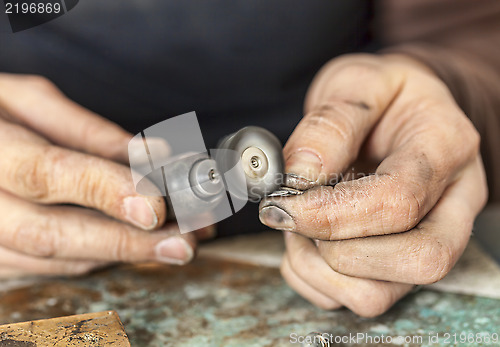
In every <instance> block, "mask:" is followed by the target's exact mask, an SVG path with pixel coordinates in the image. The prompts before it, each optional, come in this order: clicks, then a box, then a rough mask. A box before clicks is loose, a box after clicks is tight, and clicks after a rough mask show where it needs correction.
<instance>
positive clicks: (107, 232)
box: [0, 195, 196, 265]
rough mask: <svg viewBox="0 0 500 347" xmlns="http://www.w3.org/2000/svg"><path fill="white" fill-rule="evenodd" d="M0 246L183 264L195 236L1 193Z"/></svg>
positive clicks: (77, 257) (37, 252)
mask: <svg viewBox="0 0 500 347" xmlns="http://www.w3.org/2000/svg"><path fill="white" fill-rule="evenodd" d="M0 211H10V213H9V214H8V215H7V216H5V217H4V218H3V219H2V221H1V225H0V234H1V235H2V237H1V238H0V244H1V245H2V246H4V247H7V248H9V249H12V250H15V251H18V252H21V253H24V254H27V255H30V256H36V257H45V258H64V259H73V260H99V261H101V260H102V261H121V262H143V261H158V262H164V263H169V264H179V265H180V264H185V263H187V262H189V261H191V260H192V259H193V257H194V249H195V246H196V240H195V237H194V235H192V234H191V233H187V234H180V233H179V229H178V227H177V225H175V224H166V225H165V226H164V227H163V228H162V229H160V230H157V231H155V232H144V231H141V230H140V229H137V228H135V227H132V226H129V225H127V224H124V223H120V222H118V221H115V220H111V219H109V218H107V217H105V216H103V215H102V214H100V213H99V212H97V211H92V210H88V209H83V208H80V207H73V206H57V207H56V206H37V205H35V204H32V203H29V202H27V201H23V200H20V199H16V198H14V197H10V198H6V197H5V195H4V196H0Z"/></svg>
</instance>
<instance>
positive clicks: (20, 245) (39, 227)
mask: <svg viewBox="0 0 500 347" xmlns="http://www.w3.org/2000/svg"><path fill="white" fill-rule="evenodd" d="M60 243H61V229H60V226H59V223H57V221H56V220H55V219H53V218H50V217H41V218H39V219H38V220H36V221H33V220H30V221H26V222H23V223H21V224H20V225H19V226H18V227H17V228H15V229H14V231H13V233H12V244H13V246H14V247H15V248H16V249H18V250H20V251H22V252H24V253H26V254H30V255H33V256H37V257H45V258H50V257H54V256H55V255H56V254H57V251H58V249H59V244H60Z"/></svg>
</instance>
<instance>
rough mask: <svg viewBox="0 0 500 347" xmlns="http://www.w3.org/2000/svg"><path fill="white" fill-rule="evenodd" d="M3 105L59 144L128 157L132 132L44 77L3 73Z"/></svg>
mask: <svg viewBox="0 0 500 347" xmlns="http://www.w3.org/2000/svg"><path fill="white" fill-rule="evenodd" d="M0 105H1V107H2V108H4V109H5V110H6V111H7V113H8V114H10V115H11V117H12V118H11V120H15V121H18V122H20V123H21V124H23V125H25V126H27V127H29V128H31V129H33V130H34V131H36V132H37V133H39V134H41V135H43V136H44V137H45V138H47V139H49V140H50V141H52V142H53V143H55V144H57V145H60V146H62V147H68V148H72V149H75V150H79V151H82V152H86V153H90V154H94V155H97V156H100V157H103V158H108V159H112V160H117V161H120V162H127V160H128V155H127V145H128V142H129V141H130V139H131V138H132V135H131V134H130V133H128V132H127V131H125V130H124V129H122V128H121V127H119V126H118V125H117V124H115V123H112V122H110V121H109V120H107V119H105V118H103V117H100V116H98V115H97V114H95V113H93V112H91V111H89V110H87V109H85V108H84V107H82V106H80V105H78V104H76V103H75V102H73V101H71V100H70V99H68V98H67V97H66V96H65V95H64V94H63V93H62V92H61V91H60V90H59V89H57V87H56V86H55V85H54V84H52V83H51V82H50V81H48V80H47V79H45V78H43V77H40V76H30V75H17V74H15V75H14V74H6V73H2V74H0Z"/></svg>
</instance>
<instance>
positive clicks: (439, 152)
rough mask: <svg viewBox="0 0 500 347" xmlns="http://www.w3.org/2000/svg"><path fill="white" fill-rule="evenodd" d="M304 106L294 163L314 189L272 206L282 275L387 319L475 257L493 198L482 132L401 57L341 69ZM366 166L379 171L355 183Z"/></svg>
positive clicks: (268, 214) (347, 61)
mask: <svg viewBox="0 0 500 347" xmlns="http://www.w3.org/2000/svg"><path fill="white" fill-rule="evenodd" d="M305 109H306V113H305V114H306V115H305V116H304V118H303V119H302V121H301V122H300V123H299V125H298V126H297V128H296V129H295V130H294V132H293V134H292V135H291V137H290V139H289V141H288V143H287V144H286V146H285V149H284V155H285V159H286V172H287V173H289V174H293V175H289V177H288V178H289V179H288V182H287V183H288V185H290V186H293V187H295V188H299V189H301V190H306V191H305V193H304V194H302V195H297V196H289V197H284V198H279V197H273V198H267V199H265V200H263V201H262V202H261V206H260V218H261V221H262V222H263V223H264V224H266V225H268V226H270V227H272V228H276V229H280V230H286V232H285V236H286V237H285V240H286V248H287V252H286V254H285V257H284V260H283V263H282V269H281V270H282V274H283V276H284V277H285V279H286V280H287V281H288V283H289V284H290V285H291V286H292V287H293V288H294V289H295V290H296V291H297V292H298V293H299V294H301V295H302V296H304V297H305V298H307V299H308V300H310V301H311V302H312V303H314V304H316V305H317V306H319V307H322V308H326V309H333V308H337V307H340V306H347V307H348V308H350V309H351V310H352V311H354V312H355V313H357V314H359V315H361V316H367V317H369V316H376V315H379V314H381V313H383V312H385V311H386V310H387V309H388V308H389V307H390V306H392V305H393V304H394V303H395V302H396V301H397V300H398V299H400V298H401V297H403V296H404V295H405V294H406V293H408V292H409V291H410V290H411V289H412V287H413V285H415V284H428V283H432V282H436V281H438V280H440V279H441V278H443V277H444V276H445V275H446V274H447V273H448V272H449V271H450V269H451V268H452V267H453V265H454V264H455V262H456V261H457V260H458V258H459V257H460V255H461V254H462V252H463V251H464V249H465V247H466V245H467V242H468V240H469V237H470V233H471V230H472V225H473V222H474V219H475V217H476V216H477V214H478V213H479V212H480V210H481V209H482V207H483V206H484V204H485V202H486V200H487V186H486V179H485V174H484V169H483V164H482V161H481V157H480V154H479V142H480V140H479V135H478V133H477V131H476V130H475V128H474V127H473V125H472V123H471V122H470V121H469V120H468V118H467V117H466V116H465V114H464V113H463V112H462V111H461V110H460V108H459V107H458V106H457V105H456V103H455V101H454V99H453V97H452V95H451V94H450V92H449V91H448V89H447V87H446V86H445V85H444V84H443V83H442V82H441V81H440V80H439V79H438V78H437V77H436V76H435V75H434V74H433V73H432V72H431V71H430V70H429V69H428V68H427V67H426V66H424V65H423V64H420V63H419V62H417V61H414V60H412V59H410V58H408V57H405V56H399V55H389V56H375V55H365V54H357V55H348V56H343V57H340V58H337V59H334V60H332V61H331V62H330V63H329V64H327V65H326V66H325V67H324V68H323V69H322V70H321V71H320V72H319V74H318V76H317V77H316V79H315V80H314V81H313V84H312V86H311V87H310V90H309V93H308V96H307V98H306V107H305ZM360 164H362V165H363V166H364V167H366V166H367V165H368V164H375V166H376V170H375V171H374V174H373V175H366V174H365V175H360V174H357V175H356V177H355V178H357V179H353V177H348V176H345V174H346V172H351V173H357V172H359V170H358V168H359V165H360ZM353 165H354V166H355V167H356V171H355V169H354V168H353V169H352V170H351V169H350V168H351V167H352V166H353ZM364 172H365V173H367V171H364ZM370 172H373V171H370ZM359 177H361V178H359ZM337 182H339V183H337ZM334 183H337V184H336V185H333V184H334ZM290 232H293V233H290ZM310 239H315V240H321V241H317V244H315V243H314V242H313V241H311V240H310Z"/></svg>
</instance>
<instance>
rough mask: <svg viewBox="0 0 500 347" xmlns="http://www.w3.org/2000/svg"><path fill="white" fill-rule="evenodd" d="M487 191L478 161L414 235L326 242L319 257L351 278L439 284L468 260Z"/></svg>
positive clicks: (453, 186) (450, 190) (412, 231)
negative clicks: (460, 261)
mask: <svg viewBox="0 0 500 347" xmlns="http://www.w3.org/2000/svg"><path fill="white" fill-rule="evenodd" d="M486 191H487V189H486V179H485V175H484V171H483V169H482V166H481V165H480V161H479V158H478V159H477V161H476V162H475V163H474V164H473V165H470V166H469V167H468V168H467V169H466V170H465V171H464V173H463V175H462V176H461V178H460V179H458V180H457V182H456V183H454V184H453V185H451V186H450V187H449V188H448V189H447V190H446V191H445V193H444V194H443V196H442V198H441V200H440V201H439V202H438V203H437V204H436V206H435V207H434V208H433V209H432V211H431V212H430V213H429V214H428V215H427V216H426V217H425V218H424V219H423V220H422V222H420V224H419V225H418V226H417V227H416V228H414V229H413V230H411V231H408V232H405V233H401V234H396V235H389V236H379V237H368V238H360V239H353V240H344V241H334V242H320V243H319V246H318V249H319V252H320V254H321V256H322V257H323V258H324V259H325V260H326V261H327V263H328V264H329V265H330V266H331V267H332V268H333V269H334V270H335V271H337V272H340V273H343V274H345V275H349V276H355V277H363V278H371V279H377V280H386V281H393V282H403V283H412V284H429V283H433V282H436V281H439V280H440V279H442V278H443V277H444V276H445V275H446V274H447V273H448V272H449V271H450V270H451V268H452V267H453V266H454V265H455V263H456V262H457V260H458V259H459V257H460V256H461V255H462V253H463V251H464V249H465V247H466V245H467V243H468V241H469V238H470V234H471V231H472V226H473V222H474V219H475V217H476V216H477V214H478V213H479V211H480V210H481V209H482V208H483V206H484V204H485V203H486V199H487V192H486Z"/></svg>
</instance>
